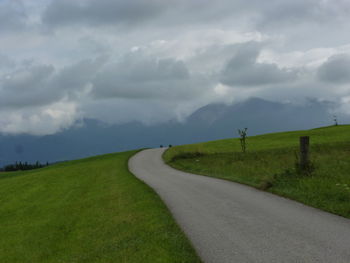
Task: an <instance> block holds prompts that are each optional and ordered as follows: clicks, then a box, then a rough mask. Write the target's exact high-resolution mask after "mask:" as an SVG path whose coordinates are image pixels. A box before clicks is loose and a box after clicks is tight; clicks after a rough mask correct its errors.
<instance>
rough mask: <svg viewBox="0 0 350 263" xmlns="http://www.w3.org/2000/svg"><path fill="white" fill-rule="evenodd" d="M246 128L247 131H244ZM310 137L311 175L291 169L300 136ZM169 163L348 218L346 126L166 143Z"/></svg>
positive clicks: (349, 145) (349, 142)
mask: <svg viewBox="0 0 350 263" xmlns="http://www.w3.org/2000/svg"><path fill="white" fill-rule="evenodd" d="M248 132H249V130H248ZM304 135H308V136H310V143H311V161H312V163H313V165H314V168H315V169H314V171H313V172H312V173H311V174H310V175H303V174H300V173H298V171H297V169H296V168H295V167H296V166H295V163H296V156H295V154H296V152H298V144H299V137H300V136H304ZM164 159H165V161H166V162H167V163H168V164H170V165H171V166H173V167H174V168H177V169H180V170H184V171H187V172H191V173H196V174H201V175H207V176H212V177H217V178H222V179H226V180H231V181H235V182H239V183H243V184H247V185H250V186H253V187H256V188H259V189H262V190H266V191H269V192H272V193H275V194H278V195H281V196H285V197H288V198H291V199H294V200H297V201H299V202H302V203H305V204H307V205H310V206H314V207H317V208H320V209H323V210H326V211H329V212H332V213H335V214H338V215H342V216H344V217H348V218H350V125H342V126H332V127H324V128H318V129H313V130H307V131H295V132H283V133H274V134H265V135H260V136H254V137H248V138H247V152H246V153H245V154H243V153H241V151H240V142H239V139H227V140H219V141H211V142H206V143H200V144H192V145H183V146H176V147H172V148H170V149H169V150H168V151H167V152H166V153H165V154H164Z"/></svg>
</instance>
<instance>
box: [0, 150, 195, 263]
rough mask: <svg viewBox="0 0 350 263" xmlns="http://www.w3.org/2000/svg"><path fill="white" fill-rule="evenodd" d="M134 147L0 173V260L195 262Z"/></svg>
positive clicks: (188, 246)
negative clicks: (136, 170)
mask: <svg viewBox="0 0 350 263" xmlns="http://www.w3.org/2000/svg"><path fill="white" fill-rule="evenodd" d="M134 153H135V151H131V152H125V153H118V154H109V155H103V156H97V157H94V158H88V159H83V160H77V161H72V162H66V163H61V164H58V165H53V166H49V167H47V168H43V169H39V170H32V171H27V172H14V173H0V222H1V227H0V262H4V263H7V262H11V263H13V262H84V263H85V262H199V259H198V258H197V256H196V254H195V252H194V250H193V249H192V247H191V245H190V244H189V242H188V240H187V239H186V237H185V236H184V234H183V233H182V232H181V230H180V229H179V227H178V226H177V225H176V224H175V222H174V220H173V219H172V217H171V215H170V214H169V212H168V210H167V209H166V207H165V206H164V204H163V203H162V201H161V200H160V199H159V198H158V196H157V195H156V194H155V193H154V192H153V191H152V190H151V189H150V188H149V187H148V186H146V185H145V184H144V183H142V182H141V181H139V180H138V179H136V178H135V177H134V176H133V175H132V174H130V173H129V172H128V169H127V161H128V159H129V157H130V156H132V155H133V154H134Z"/></svg>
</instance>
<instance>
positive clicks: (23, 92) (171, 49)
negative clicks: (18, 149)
mask: <svg viewBox="0 0 350 263" xmlns="http://www.w3.org/2000/svg"><path fill="white" fill-rule="evenodd" d="M349 13H350V1H349V0H270V1H261V0H217V1H209V0H130V1H125V0H98V1H97V0H74V1H72V0H51V1H50V0H0V132H2V133H30V134H38V135H43V134H52V133H55V132H57V131H60V130H61V129H64V128H68V127H70V126H71V125H74V123H76V122H77V121H79V120H81V119H83V118H96V119H99V120H102V121H104V122H108V123H118V122H126V121H132V120H137V121H142V122H144V123H147V124H149V123H154V122H162V121H166V120H169V119H173V118H176V119H178V120H183V119H184V118H186V116H187V115H188V114H190V113H191V112H192V111H193V110H195V109H197V108H198V107H200V106H203V105H206V104H208V103H214V102H224V103H231V102H233V103H234V102H237V101H241V100H244V99H246V98H249V97H260V98H264V99H269V100H273V101H285V102H293V103H302V101H303V100H304V99H305V98H317V99H319V100H331V101H334V102H336V103H337V105H338V110H339V111H343V112H348V113H350V106H348V105H349V103H350V34H349V32H350V16H349Z"/></svg>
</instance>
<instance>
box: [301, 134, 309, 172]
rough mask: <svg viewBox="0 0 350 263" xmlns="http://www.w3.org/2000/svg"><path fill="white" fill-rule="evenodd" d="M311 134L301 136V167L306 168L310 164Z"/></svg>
mask: <svg viewBox="0 0 350 263" xmlns="http://www.w3.org/2000/svg"><path fill="white" fill-rule="evenodd" d="M309 145H310V138H309V136H302V137H300V168H301V169H302V170H305V169H306V168H307V167H308V166H309Z"/></svg>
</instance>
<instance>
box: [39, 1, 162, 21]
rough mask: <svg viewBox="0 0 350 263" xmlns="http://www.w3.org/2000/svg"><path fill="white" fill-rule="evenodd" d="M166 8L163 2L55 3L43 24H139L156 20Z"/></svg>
mask: <svg viewBox="0 0 350 263" xmlns="http://www.w3.org/2000/svg"><path fill="white" fill-rule="evenodd" d="M164 7H165V4H164V2H163V1H162V0H133V1H125V0H98V1H95V0H86V1H79V0H74V1H72V0H59V1H52V2H51V4H50V5H49V6H48V7H47V9H46V10H45V12H44V14H43V16H42V20H43V22H44V23H45V24H49V25H53V26H59V25H69V26H71V25H73V24H88V25H103V24H135V23H139V22H142V21H144V20H146V19H148V18H153V17H154V16H156V15H157V14H159V12H160V11H161V10H162V9H163V8H164Z"/></svg>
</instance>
